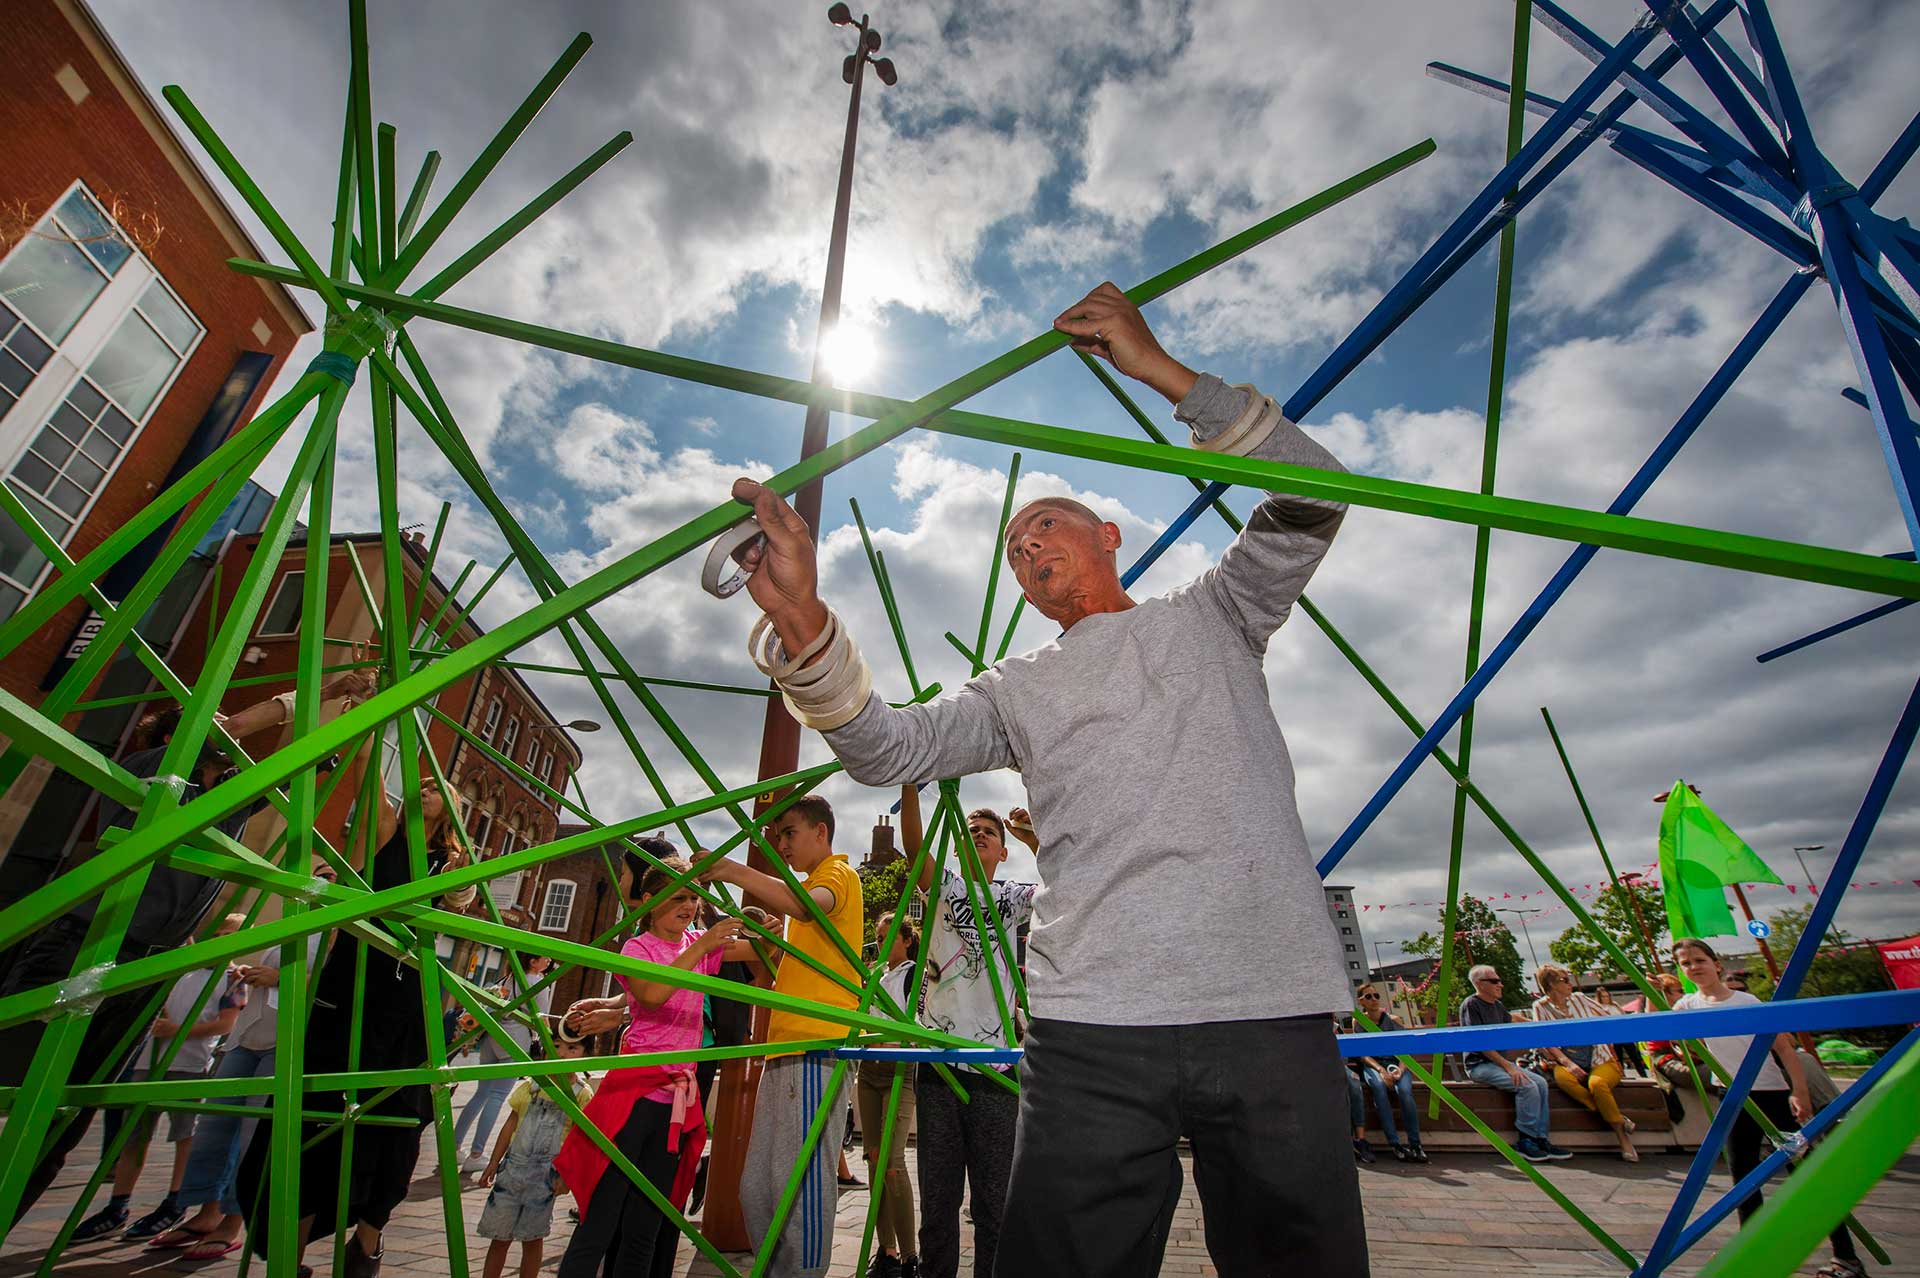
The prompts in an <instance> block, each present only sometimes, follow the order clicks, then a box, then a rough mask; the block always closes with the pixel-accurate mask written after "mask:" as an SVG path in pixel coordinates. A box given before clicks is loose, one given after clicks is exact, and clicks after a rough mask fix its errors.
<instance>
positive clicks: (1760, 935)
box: [1747, 919, 1773, 941]
mask: <svg viewBox="0 0 1920 1278" xmlns="http://www.w3.org/2000/svg"><path fill="white" fill-rule="evenodd" d="M1747 931H1748V932H1750V933H1752V935H1753V939H1754V940H1756V941H1764V940H1766V939H1767V938H1768V937H1769V936H1772V935H1773V929H1772V928H1770V927H1768V926H1767V925H1766V924H1765V923H1762V922H1761V921H1760V920H1759V919H1748V920H1747Z"/></svg>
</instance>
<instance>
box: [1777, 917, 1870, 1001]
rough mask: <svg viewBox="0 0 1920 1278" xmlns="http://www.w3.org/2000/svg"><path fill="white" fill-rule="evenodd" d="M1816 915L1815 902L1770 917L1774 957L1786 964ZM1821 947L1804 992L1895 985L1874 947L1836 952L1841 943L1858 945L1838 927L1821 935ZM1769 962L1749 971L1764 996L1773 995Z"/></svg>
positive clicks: (1865, 990) (1849, 991)
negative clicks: (1814, 914) (1814, 911)
mask: <svg viewBox="0 0 1920 1278" xmlns="http://www.w3.org/2000/svg"><path fill="white" fill-rule="evenodd" d="M1812 914H1813V903H1812V902H1811V901H1809V902H1808V903H1807V904H1805V905H1794V906H1789V907H1788V908H1787V909H1784V910H1780V911H1778V912H1776V913H1774V914H1770V915H1768V916H1767V922H1768V923H1769V924H1771V925H1772V927H1773V935H1771V936H1769V937H1768V938H1767V944H1768V945H1770V946H1771V947H1772V948H1773V956H1774V958H1776V959H1778V960H1779V961H1780V962H1781V964H1782V965H1784V964H1785V963H1786V961H1787V956H1788V955H1789V954H1791V953H1793V947H1794V946H1796V945H1798V944H1799V943H1800V936H1801V934H1802V933H1803V932H1805V931H1806V930H1807V919H1808V918H1809V917H1810V916H1811V915H1812ZM1820 943H1821V947H1822V948H1821V950H1820V953H1819V955H1818V956H1817V957H1816V958H1815V959H1814V960H1813V966H1812V967H1811V968H1809V969H1808V970H1807V979H1806V980H1805V981H1804V982H1802V984H1801V987H1800V992H1801V994H1803V995H1806V994H1812V995H1818V996H1822V997H1824V996H1826V995H1829V994H1866V993H1870V992H1871V991H1874V990H1884V989H1890V988H1892V987H1891V986H1890V985H1889V984H1888V982H1887V970H1886V968H1884V967H1882V966H1881V965H1880V956H1879V955H1878V954H1875V953H1874V951H1873V948H1872V947H1871V946H1863V947H1862V948H1860V949H1857V950H1847V951H1846V952H1844V953H1835V952H1834V950H1835V949H1837V948H1838V947H1840V946H1845V945H1851V944H1855V942H1854V940H1853V938H1852V937H1850V936H1848V935H1847V934H1846V933H1845V932H1843V931H1841V930H1840V929H1839V928H1837V927H1829V928H1828V929H1827V934H1826V935H1825V936H1823V937H1821V938H1820ZM1766 969H1767V965H1766V964H1765V963H1760V964H1758V965H1757V970H1755V971H1749V972H1748V973H1747V988H1748V989H1750V990H1752V991H1753V992H1754V993H1755V994H1756V995H1758V996H1759V997H1761V998H1772V997H1773V977H1772V976H1771V975H1770V974H1769V973H1768V972H1767V970H1766Z"/></svg>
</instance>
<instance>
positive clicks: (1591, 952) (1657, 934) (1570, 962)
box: [1547, 879, 1667, 977]
mask: <svg viewBox="0 0 1920 1278" xmlns="http://www.w3.org/2000/svg"><path fill="white" fill-rule="evenodd" d="M1629 891H1631V892H1632V894H1633V899H1634V900H1635V901H1638V902H1639V904H1640V916H1641V918H1643V919H1645V920H1646V925H1647V931H1648V932H1650V933H1652V935H1653V943H1654V944H1655V945H1656V946H1659V947H1661V952H1662V953H1664V952H1665V948H1666V944H1667V941H1666V936H1667V898H1666V896H1665V895H1664V894H1663V893H1662V892H1661V891H1660V885H1659V884H1657V883H1649V882H1647V881H1646V880H1645V879H1641V880H1640V881H1638V882H1636V883H1633V884H1622V885H1621V886H1619V887H1609V888H1607V889H1606V890H1605V891H1604V892H1602V893H1600V895H1599V896H1598V897H1596V898H1594V902H1593V908H1592V910H1591V911H1590V913H1592V915H1593V918H1594V921H1595V922H1596V923H1598V924H1599V925H1600V926H1601V927H1602V928H1603V929H1604V930H1605V931H1606V934H1607V935H1608V936H1609V937H1611V938H1612V940H1613V943H1614V944H1615V945H1618V946H1619V947H1620V948H1621V949H1622V950H1624V951H1626V954H1627V957H1628V958H1630V959H1633V960H1634V961H1635V962H1637V963H1639V964H1640V965H1641V970H1642V971H1652V970H1653V964H1652V963H1651V962H1649V956H1648V954H1647V941H1646V937H1645V936H1644V935H1643V934H1642V933H1641V931H1640V920H1639V919H1636V918H1634V915H1633V903H1632V902H1630V901H1629V900H1628V899H1627V893H1628V892H1629ZM1547 952H1548V953H1550V954H1552V955H1553V961H1554V962H1556V963H1559V964H1561V965H1562V966H1564V967H1566V968H1567V970H1569V971H1572V972H1599V973H1600V974H1601V975H1602V976H1607V977H1615V976H1625V975H1626V973H1625V972H1623V971H1621V970H1620V965H1619V964H1618V963H1615V962H1614V961H1613V957H1612V956H1611V955H1609V954H1608V953H1607V951H1606V950H1605V949H1604V948H1602V946H1601V944H1600V942H1599V941H1597V940H1595V939H1594V937H1593V934H1592V933H1590V932H1588V931H1587V929H1586V928H1585V927H1584V926H1583V925H1581V924H1579V923H1575V924H1574V925H1573V926H1572V927H1570V928H1568V929H1567V930H1566V931H1564V932H1562V933H1561V934H1560V935H1559V937H1558V939H1556V940H1555V941H1554V942H1553V943H1552V944H1551V945H1549V946H1548V947H1547Z"/></svg>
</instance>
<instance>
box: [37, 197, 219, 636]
mask: <svg viewBox="0 0 1920 1278" xmlns="http://www.w3.org/2000/svg"><path fill="white" fill-rule="evenodd" d="M203 334H204V330H203V329H202V328H201V325H200V322H199V321H198V320H197V319H195V318H194V317H193V315H192V314H191V313H190V312H189V311H188V310H187V308H186V307H185V306H183V305H182V304H181V303H180V300H179V299H178V298H177V297H175V296H174V294H173V293H172V292H171V291H170V290H169V289H168V288H167V286H166V284H165V282H164V281H162V280H161V278H160V277H159V275H158V273H157V272H156V271H155V270H154V268H153V265H152V263H150V262H148V261H147V260H146V258H144V257H142V256H140V255H139V254H138V253H136V252H135V251H134V249H133V247H132V246H131V245H130V244H129V243H128V242H127V240H126V237H125V236H124V235H122V233H121V232H120V231H119V229H118V228H117V227H116V226H115V225H114V224H113V221H112V219H111V218H109V217H108V216H107V214H106V213H105V212H104V211H102V209H101V208H100V206H99V205H98V204H97V203H96V202H95V201H94V200H93V198H92V196H90V195H89V194H88V193H87V191H86V189H85V188H84V187H82V186H80V185H79V184H77V183H76V184H75V185H74V187H73V188H72V189H71V190H69V191H68V192H67V194H66V195H65V196H64V197H63V198H62V199H61V200H60V202H59V203H58V204H57V205H55V206H54V208H53V210H52V211H51V212H49V213H48V214H47V215H46V216H45V217H43V218H42V219H41V220H40V221H39V223H38V224H37V225H35V227H34V228H33V229H32V230H31V231H29V232H28V233H27V234H26V235H25V236H23V237H22V238H21V240H20V242H19V243H18V244H16V245H15V246H14V249H13V251H12V252H11V253H9V254H8V255H7V256H6V260H5V262H4V263H3V264H0V419H4V418H11V420H9V421H7V422H6V424H5V429H4V430H0V468H4V473H5V481H6V483H7V485H8V487H9V489H11V491H12V492H13V494H14V496H16V497H18V498H19V499H20V501H21V502H22V503H24V504H25V506H26V507H27V510H28V512H29V513H31V514H32V515H33V517H34V520H35V521H36V522H37V523H39V525H40V526H41V527H42V528H43V529H45V531H46V532H47V534H48V536H50V537H51V538H52V539H53V540H54V541H56V542H58V543H60V544H62V545H65V544H66V543H67V542H68V541H69V540H70V539H71V538H72V536H73V533H74V531H75V529H77V528H78V527H79V525H80V523H81V521H82V520H84V519H85V518H86V516H87V513H88V511H90V510H91V509H92V506H93V502H94V500H95V498H97V497H98V496H99V495H100V492H101V490H102V489H103V488H104V487H105V486H106V483H107V480H108V479H109V478H110V477H111V476H112V474H113V472H114V470H115V469H116V468H117V467H118V466H119V464H120V462H121V460H122V458H123V457H124V455H125V453H126V451H127V448H128V446H129V445H130V444H131V443H132V442H133V438H134V436H135V435H136V434H138V433H139V429H140V426H141V425H142V424H143V423H144V422H145V421H146V418H147V416H148V415H149V414H150V413H151V412H152V410H153V407H154V405H155V404H156V403H158V402H159V400H160V397H161V395H162V394H163V393H164V392H165V391H166V388H167V387H168V386H169V385H170V384H171V383H172V381H173V377H174V374H175V373H177V372H178V371H179V369H180V367H181V366H182V365H183V364H184V363H185V362H186V360H187V357H188V356H189V355H190V354H191V353H192V351H193V348H194V347H195V346H197V345H198V344H199V341H200V338H201V337H202V335H203ZM56 352H58V353H59V354H60V355H61V356H62V359H60V360H54V359H53V356H54V354H55V353H56ZM76 368H78V369H80V370H81V372H80V374H79V376H77V377H75V376H73V373H72V370H73V369H76ZM47 369H57V370H63V371H61V372H59V373H55V374H53V375H51V376H49V377H48V378H47V379H46V381H45V382H39V375H40V373H41V372H42V371H44V370H47ZM69 378H71V380H70V381H69V380H68V379H69ZM0 523H4V524H5V527H0V617H4V616H6V615H8V614H10V613H12V612H13V610H14V609H15V608H17V607H18V606H19V605H20V603H21V601H23V600H24V599H25V598H26V596H27V594H28V593H29V592H30V591H31V590H32V589H33V587H34V586H35V585H36V584H37V583H38V581H39V580H40V577H41V576H42V574H43V573H44V572H45V570H46V567H47V561H46V558H45V557H44V556H43V555H41V554H40V552H39V550H38V549H37V548H36V547H35V546H34V545H33V543H32V542H31V541H30V540H29V539H28V538H27V537H26V536H25V535H24V534H22V533H21V532H20V531H19V530H18V529H17V528H15V527H13V526H12V521H0Z"/></svg>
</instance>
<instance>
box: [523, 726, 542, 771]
mask: <svg viewBox="0 0 1920 1278" xmlns="http://www.w3.org/2000/svg"><path fill="white" fill-rule="evenodd" d="M539 757H540V734H539V733H538V732H528V733H527V757H526V759H525V760H524V761H523V762H524V763H525V764H526V768H527V771H529V772H533V771H534V770H535V769H534V766H533V765H534V761H535V760H536V759H538V758H539Z"/></svg>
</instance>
